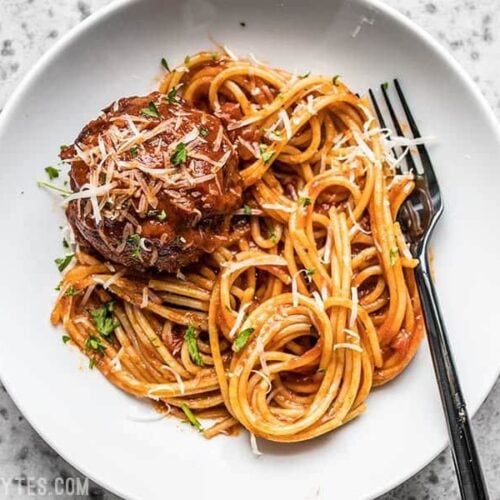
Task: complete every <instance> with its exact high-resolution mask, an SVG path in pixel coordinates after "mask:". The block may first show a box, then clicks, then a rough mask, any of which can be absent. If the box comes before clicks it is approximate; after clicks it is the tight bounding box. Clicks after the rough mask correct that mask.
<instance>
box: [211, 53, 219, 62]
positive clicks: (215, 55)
mask: <svg viewBox="0 0 500 500" xmlns="http://www.w3.org/2000/svg"><path fill="white" fill-rule="evenodd" d="M219 59H220V54H219V53H218V52H212V61H218V60H219Z"/></svg>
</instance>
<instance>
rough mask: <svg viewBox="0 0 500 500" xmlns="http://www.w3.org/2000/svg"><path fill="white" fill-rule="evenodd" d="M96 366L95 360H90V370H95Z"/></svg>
mask: <svg viewBox="0 0 500 500" xmlns="http://www.w3.org/2000/svg"><path fill="white" fill-rule="evenodd" d="M94 366H95V359H92V358H90V359H89V368H90V369H91V370H93V369H94Z"/></svg>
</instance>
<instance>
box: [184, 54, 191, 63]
mask: <svg viewBox="0 0 500 500" xmlns="http://www.w3.org/2000/svg"><path fill="white" fill-rule="evenodd" d="M189 61H191V58H190V57H189V56H186V57H185V58H184V64H189Z"/></svg>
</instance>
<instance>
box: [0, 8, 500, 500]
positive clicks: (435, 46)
mask: <svg viewBox="0 0 500 500" xmlns="http://www.w3.org/2000/svg"><path fill="white" fill-rule="evenodd" d="M139 1H140V0H111V1H110V3H109V4H107V5H105V6H103V7H101V8H99V9H98V10H97V11H95V12H93V13H92V14H91V15H90V16H88V17H87V18H86V19H84V20H83V21H81V22H79V23H78V24H77V25H75V26H74V27H73V28H71V29H70V30H69V31H68V32H67V33H65V34H64V35H63V36H62V37H61V38H60V39H59V40H57V41H56V42H55V43H54V44H53V45H52V46H51V47H50V48H49V49H48V50H47V51H46V52H45V53H44V54H42V56H41V57H40V58H39V60H38V61H37V62H36V63H35V64H34V65H33V67H32V68H31V69H30V70H29V71H27V72H26V74H25V75H24V76H23V78H22V79H21V81H20V82H19V83H18V85H17V86H16V87H15V89H14V90H13V92H12V93H11V95H10V96H9V97H8V99H7V102H6V104H5V106H4V108H3V110H2V112H1V113H0V137H1V135H2V132H3V130H4V129H6V128H7V125H8V123H9V122H10V118H11V114H12V113H13V111H14V110H15V108H16V107H17V105H18V102H19V101H20V100H21V98H22V96H23V94H24V93H25V89H26V88H27V87H28V86H29V85H30V83H31V81H32V80H33V79H35V78H36V77H37V76H38V75H39V74H40V73H42V72H43V71H44V69H45V67H46V66H47V65H48V64H49V63H50V62H51V61H52V59H54V58H55V57H56V56H57V55H58V54H59V53H61V52H63V51H64V50H65V47H66V46H67V45H69V44H70V43H71V42H72V41H73V40H74V39H75V38H77V37H79V36H80V35H81V34H82V33H84V32H85V31H87V30H88V29H90V28H91V27H92V26H94V25H95V24H97V23H99V22H103V21H105V20H106V18H108V17H111V16H113V15H114V14H115V13H116V12H119V11H120V10H122V9H125V8H127V7H128V6H129V5H132V4H134V3H138V2H139ZM175 1H178V0H175ZM237 1H240V0H237ZM350 1H354V2H356V3H358V4H359V5H361V6H364V7H366V8H368V9H372V10H375V11H379V12H381V13H382V14H383V15H385V16H387V17H388V18H390V19H391V20H392V21H394V22H395V23H396V24H399V25H400V26H402V27H403V28H404V29H405V30H409V31H411V32H413V33H414V34H415V35H417V36H418V38H419V39H420V41H421V42H422V43H425V44H426V45H427V46H429V48H430V49H432V51H433V52H434V53H436V54H437V55H438V56H439V57H440V58H441V59H443V60H444V61H446V63H447V64H448V65H449V67H450V69H451V70H452V71H453V72H454V73H455V74H456V75H457V77H459V79H460V81H461V82H462V83H463V84H464V85H465V86H466V88H467V91H468V92H470V94H471V95H472V96H473V97H474V99H475V102H476V103H477V104H478V105H479V107H480V109H481V112H482V114H483V116H484V117H485V119H487V120H488V124H489V126H490V127H491V129H492V131H493V132H494V134H495V136H496V139H497V142H498V143H499V144H500V122H499V120H498V119H497V117H496V115H495V113H494V111H493V109H492V107H491V106H490V104H489V103H488V101H487V99H486V97H485V96H484V95H483V93H482V92H481V90H480V88H479V87H478V85H477V84H476V83H475V82H474V81H473V79H472V77H471V75H469V73H468V72H467V71H466V70H465V68H464V67H463V66H462V65H461V64H460V63H459V62H458V61H457V60H456V59H455V58H454V57H453V55H452V54H451V53H450V52H449V51H448V50H447V49H446V48H445V47H444V46H442V45H441V44H440V43H439V41H438V40H436V39H435V38H434V37H433V36H432V35H431V34H430V33H428V32H427V31H426V30H425V29H424V28H423V27H421V26H420V25H419V24H417V23H416V22H414V21H413V20H412V19H410V18H408V17H407V16H405V15H404V14H402V13H401V12H399V11H398V10H397V9H396V8H395V7H392V6H391V5H388V4H387V3H385V1H384V0H350ZM499 376H500V362H499V363H498V366H497V369H496V375H495V377H494V379H493V380H492V381H490V382H489V383H488V384H487V385H486V386H485V390H483V391H482V394H481V395H480V397H479V399H478V401H479V402H478V404H477V405H474V406H470V407H468V409H469V415H470V418H471V419H472V418H473V417H474V416H475V415H476V413H477V411H478V410H479V409H480V408H481V406H482V405H483V404H484V402H485V400H486V398H487V397H488V395H489V394H490V392H491V390H492V389H493V386H494V385H495V383H496V381H497V380H498V378H499ZM0 382H1V383H2V384H3V386H4V387H5V389H6V391H7V393H8V395H9V397H10V398H11V399H12V400H13V402H14V404H15V405H16V407H17V409H18V410H19V412H20V413H21V414H22V415H23V416H24V417H25V418H26V420H27V421H28V423H29V424H30V426H31V427H32V428H33V429H34V430H35V432H36V433H37V435H38V436H39V437H40V438H41V439H42V440H43V441H44V442H45V443H46V444H47V445H48V446H50V447H51V448H52V449H53V450H54V451H55V452H56V453H57V454H58V455H60V456H61V457H62V458H63V460H65V461H66V462H67V463H69V464H70V465H71V466H72V467H73V468H74V469H76V470H77V471H79V472H80V473H81V474H83V475H84V476H85V477H87V478H89V479H90V480H92V481H93V482H95V483H96V484H98V485H99V486H101V487H102V488H105V489H106V490H108V491H109V492H111V493H113V494H115V495H117V496H120V497H122V498H131V497H129V496H128V495H126V494H125V492H123V491H120V489H119V487H115V486H113V485H110V484H109V483H108V482H107V480H106V479H105V477H102V476H99V477H98V476H97V475H96V474H94V473H93V472H90V471H88V470H87V468H86V467H83V466H80V465H78V464H76V463H75V462H74V461H73V459H72V458H70V457H68V456H67V454H66V452H65V451H64V450H63V449H61V448H60V447H58V446H56V445H55V444H54V443H53V442H52V439H51V437H50V436H48V435H46V433H45V432H44V431H43V430H42V429H41V428H39V426H38V425H37V423H36V422H34V420H36V419H34V418H32V415H30V411H29V410H27V408H26V407H23V405H22V404H21V403H20V398H19V397H18V395H17V393H16V389H15V383H11V381H9V379H8V376H7V377H6V374H5V373H3V369H2V366H0ZM448 445H449V439H448V436H445V439H444V440H443V441H442V442H440V443H437V449H436V452H435V453H434V454H433V455H432V456H431V457H428V458H426V459H424V460H423V461H421V463H419V464H417V465H416V466H415V469H414V470H412V471H411V472H409V473H401V474H399V475H398V476H397V477H396V478H393V479H392V481H388V482H387V483H386V484H384V485H382V486H381V487H379V489H378V490H377V491H374V492H373V493H371V494H370V498H377V497H379V496H380V495H383V494H384V493H387V492H389V491H391V490H392V489H394V488H396V487H397V486H399V485H401V484H403V483H404V482H405V481H407V480H408V479H410V478H411V477H413V476H414V475H416V474H418V473H419V472H420V471H421V470H422V469H423V468H424V467H425V466H427V465H428V464H429V463H431V462H432V461H433V460H434V459H435V458H436V457H437V456H438V455H439V454H440V453H441V452H442V451H443V450H444V449H445V448H446V447H447V446H448Z"/></svg>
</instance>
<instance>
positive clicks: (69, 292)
mask: <svg viewBox="0 0 500 500" xmlns="http://www.w3.org/2000/svg"><path fill="white" fill-rule="evenodd" d="M80 292H81V290H78V289H77V288H75V287H74V286H73V285H71V286H69V287H68V289H67V290H66V291H65V292H64V296H65V297H74V296H75V295H78V294H79V293H80Z"/></svg>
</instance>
